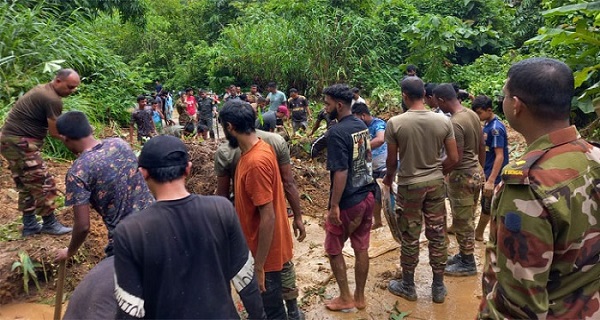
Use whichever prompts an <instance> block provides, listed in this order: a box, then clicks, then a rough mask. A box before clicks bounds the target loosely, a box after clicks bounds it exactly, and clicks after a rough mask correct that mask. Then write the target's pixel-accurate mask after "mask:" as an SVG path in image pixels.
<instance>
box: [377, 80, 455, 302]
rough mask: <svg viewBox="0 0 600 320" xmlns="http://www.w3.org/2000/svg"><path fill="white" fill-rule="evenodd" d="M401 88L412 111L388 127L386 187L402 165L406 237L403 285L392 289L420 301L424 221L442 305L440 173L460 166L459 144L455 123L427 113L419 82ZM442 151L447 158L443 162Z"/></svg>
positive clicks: (400, 206) (401, 215)
mask: <svg viewBox="0 0 600 320" xmlns="http://www.w3.org/2000/svg"><path fill="white" fill-rule="evenodd" d="M401 86H402V99H403V100H404V101H405V102H406V105H407V106H408V107H409V109H408V111H407V112H406V113H404V114H401V115H398V116H395V117H392V118H391V119H390V120H389V121H388V123H387V127H386V130H385V141H386V142H387V145H388V153H387V160H386V165H387V173H386V175H385V177H384V179H383V183H384V184H385V185H387V186H391V184H392V182H393V181H394V178H395V174H396V170H397V166H398V160H400V161H401V162H402V165H401V166H400V171H399V172H398V193H397V197H396V198H397V200H396V204H397V209H396V213H397V216H398V219H399V221H398V225H399V226H400V232H401V234H402V254H401V256H400V264H401V266H402V280H401V281H398V280H392V281H390V283H389V285H388V290H389V291H390V292H391V293H393V294H395V295H397V296H401V297H403V298H405V299H407V300H409V301H415V300H417V292H416V290H415V281H414V277H415V268H416V267H417V265H418V263H419V236H420V234H421V229H422V227H421V225H422V222H421V221H423V220H425V236H427V239H428V240H429V264H430V265H431V269H432V271H433V284H432V286H431V294H432V300H433V302H436V303H442V302H444V300H445V298H446V287H445V286H444V267H445V266H446V258H447V256H448V255H447V248H446V241H445V237H446V235H445V232H444V231H445V227H446V205H445V199H446V189H445V186H444V175H443V173H442V169H441V168H444V169H445V168H448V167H450V166H452V165H453V164H455V163H456V162H457V161H458V154H457V150H456V140H455V139H454V132H453V129H452V124H451V122H450V119H448V117H446V116H444V115H442V114H439V113H435V112H432V111H429V110H427V109H426V108H425V105H424V103H423V97H424V95H425V88H424V86H423V81H422V80H421V79H420V78H418V77H407V78H405V79H404V80H402V83H401ZM442 147H445V149H446V150H447V153H448V156H447V157H446V160H443V161H442V152H441V150H442ZM398 156H399V157H398Z"/></svg>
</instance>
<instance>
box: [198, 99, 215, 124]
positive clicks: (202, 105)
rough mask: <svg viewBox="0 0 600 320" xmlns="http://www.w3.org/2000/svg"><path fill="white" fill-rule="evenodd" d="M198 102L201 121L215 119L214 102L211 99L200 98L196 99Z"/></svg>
mask: <svg viewBox="0 0 600 320" xmlns="http://www.w3.org/2000/svg"><path fill="white" fill-rule="evenodd" d="M196 100H197V101H198V114H199V115H200V119H202V120H211V119H212V118H213V105H214V104H215V103H214V100H213V99H211V98H210V97H206V98H204V99H202V98H200V96H198V97H196Z"/></svg>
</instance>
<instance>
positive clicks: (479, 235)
mask: <svg viewBox="0 0 600 320" xmlns="http://www.w3.org/2000/svg"><path fill="white" fill-rule="evenodd" d="M488 222H490V215H489V214H481V215H479V222H478V223H477V228H475V240H477V241H483V232H484V231H485V228H486V227H487V225H488Z"/></svg>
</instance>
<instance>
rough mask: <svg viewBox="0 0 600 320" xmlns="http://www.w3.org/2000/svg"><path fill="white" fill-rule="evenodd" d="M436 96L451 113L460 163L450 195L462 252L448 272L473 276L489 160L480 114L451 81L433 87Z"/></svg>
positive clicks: (451, 176)
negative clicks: (477, 212) (478, 219)
mask: <svg viewBox="0 0 600 320" xmlns="http://www.w3.org/2000/svg"><path fill="white" fill-rule="evenodd" d="M433 97H434V99H435V100H436V101H437V103H438V106H439V107H440V109H441V110H442V111H443V112H444V113H450V114H451V115H452V117H451V118H450V120H451V121H452V125H453V127H454V136H455V137H456V147H457V149H458V159H459V161H458V163H457V164H456V165H454V166H452V167H450V168H449V169H447V168H444V174H446V173H449V176H448V178H449V179H448V197H449V198H450V205H451V206H452V221H453V225H454V230H455V232H456V240H457V241H458V246H459V248H460V252H459V253H458V254H456V255H454V256H452V257H451V258H450V259H448V262H447V265H446V270H445V273H446V274H447V275H449V276H472V275H476V274H477V268H476V265H475V257H474V256H473V252H474V251H475V226H474V218H475V205H476V204H477V203H479V192H480V190H481V186H482V184H483V172H482V169H481V167H482V166H483V164H484V161H485V144H484V140H483V131H482V129H481V123H480V122H479V116H477V114H476V113H475V112H474V111H473V110H471V109H467V108H465V107H463V106H462V105H461V104H460V101H458V99H457V98H456V91H455V90H454V88H453V87H452V85H451V84H448V83H445V84H441V85H439V86H437V87H436V88H435V89H433Z"/></svg>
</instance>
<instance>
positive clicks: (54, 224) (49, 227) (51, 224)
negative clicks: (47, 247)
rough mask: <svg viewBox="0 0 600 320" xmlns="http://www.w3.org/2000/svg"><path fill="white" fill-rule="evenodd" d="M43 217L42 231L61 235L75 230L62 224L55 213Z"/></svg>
mask: <svg viewBox="0 0 600 320" xmlns="http://www.w3.org/2000/svg"><path fill="white" fill-rule="evenodd" d="M42 219H43V220H44V223H43V225H42V230H41V231H42V233H47V234H52V235H61V234H65V233H69V232H71V231H73V228H69V227H65V226H63V225H62V223H60V222H58V220H56V216H55V215H54V213H51V214H50V215H48V216H45V217H42Z"/></svg>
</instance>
